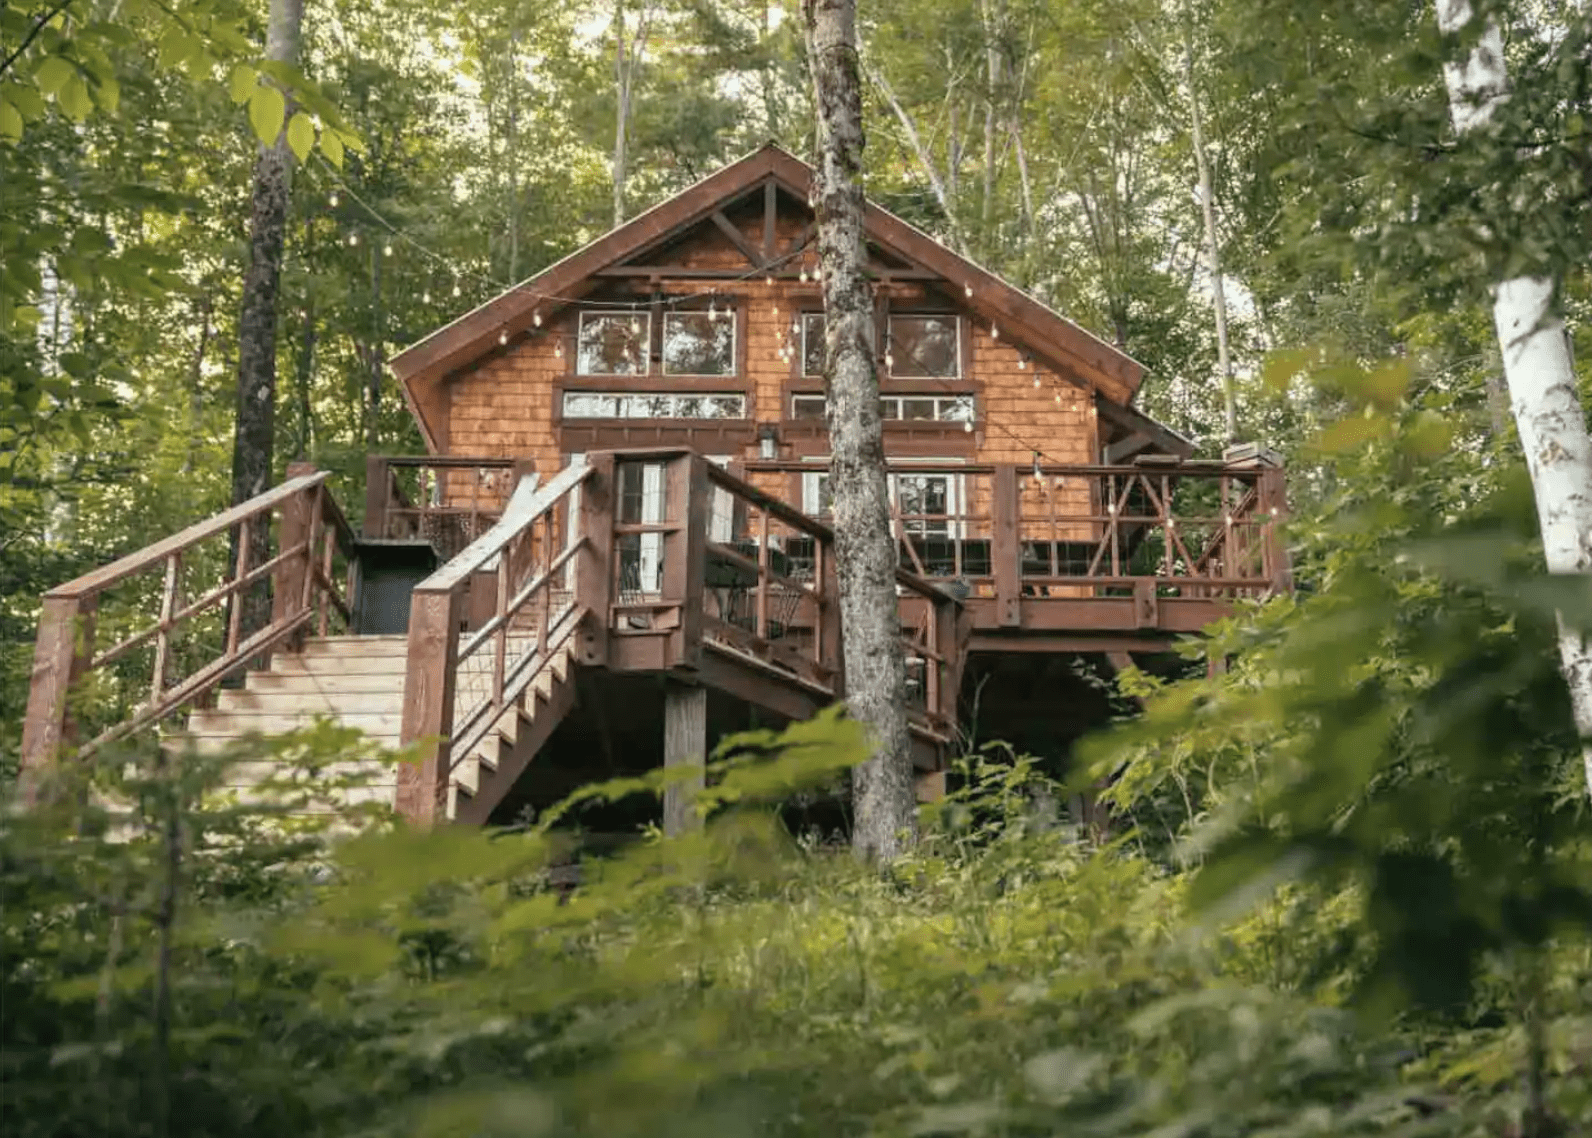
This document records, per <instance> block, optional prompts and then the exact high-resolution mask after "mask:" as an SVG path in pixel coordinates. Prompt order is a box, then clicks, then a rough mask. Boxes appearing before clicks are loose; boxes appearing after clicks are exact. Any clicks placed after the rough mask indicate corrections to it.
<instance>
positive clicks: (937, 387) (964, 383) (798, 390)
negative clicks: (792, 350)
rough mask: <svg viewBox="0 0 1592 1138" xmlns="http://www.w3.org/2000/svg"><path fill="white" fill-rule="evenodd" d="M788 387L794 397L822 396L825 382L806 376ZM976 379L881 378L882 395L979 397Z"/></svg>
mask: <svg viewBox="0 0 1592 1138" xmlns="http://www.w3.org/2000/svg"><path fill="white" fill-rule="evenodd" d="M786 387H787V388H788V389H789V393H790V394H792V395H812V394H822V393H823V390H824V381H823V380H821V379H819V378H818V377H816V376H811V375H804V376H798V377H797V378H795V379H792V380H791V381H790V382H789V383H788V384H786ZM982 387H983V384H981V383H980V382H979V381H978V380H976V379H898V378H895V377H893V376H880V377H879V394H880V395H977V394H978V393H979V391H980V390H981V389H982Z"/></svg>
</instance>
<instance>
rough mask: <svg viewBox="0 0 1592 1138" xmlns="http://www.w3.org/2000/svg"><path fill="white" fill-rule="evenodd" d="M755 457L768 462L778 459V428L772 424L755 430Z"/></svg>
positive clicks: (765, 424) (766, 424)
mask: <svg viewBox="0 0 1592 1138" xmlns="http://www.w3.org/2000/svg"><path fill="white" fill-rule="evenodd" d="M757 457H758V458H761V459H770V460H771V459H775V458H778V457H779V428H778V427H776V426H774V424H773V423H764V424H763V425H762V426H760V427H758V428H757Z"/></svg>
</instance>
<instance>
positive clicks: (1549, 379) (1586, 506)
mask: <svg viewBox="0 0 1592 1138" xmlns="http://www.w3.org/2000/svg"><path fill="white" fill-rule="evenodd" d="M1436 4H1437V26H1438V28H1439V29H1441V30H1442V31H1443V32H1445V33H1449V34H1453V33H1456V32H1460V31H1462V30H1464V29H1465V28H1466V27H1467V26H1468V25H1469V24H1470V22H1471V20H1472V19H1474V18H1475V10H1474V9H1473V8H1472V7H1471V4H1470V0H1436ZM1443 79H1444V81H1445V82H1446V83H1447V86H1448V98H1449V105H1450V113H1451V114H1452V117H1453V123H1454V129H1455V131H1456V132H1458V133H1459V134H1465V133H1467V132H1469V131H1472V130H1478V129H1483V128H1485V127H1486V126H1487V125H1488V123H1489V122H1490V121H1491V120H1492V115H1493V111H1494V109H1495V108H1496V107H1497V106H1498V104H1499V103H1500V102H1502V101H1503V100H1504V99H1505V98H1506V97H1507V95H1508V87H1509V76H1508V73H1507V71H1506V70H1505V65H1504V54H1503V33H1502V31H1501V29H1500V28H1499V26H1498V24H1497V23H1496V22H1492V21H1489V23H1488V24H1487V26H1486V28H1485V29H1484V30H1483V32H1482V34H1481V38H1480V39H1479V40H1478V41H1477V43H1476V46H1475V47H1474V48H1472V49H1471V52H1470V55H1469V56H1468V57H1467V58H1466V59H1465V60H1464V62H1463V63H1449V64H1445V65H1444V67H1443ZM1554 291H1555V288H1554V281H1553V280H1551V279H1549V278H1547V277H1515V278H1513V279H1511V280H1506V281H1500V282H1498V283H1497V284H1496V285H1495V286H1494V294H1493V296H1494V299H1493V321H1494V323H1495V324H1496V325H1497V328H1498V344H1499V347H1500V349H1501V350H1502V352H1503V359H1504V380H1505V382H1506V383H1507V384H1508V387H1509V409H1510V411H1511V413H1512V414H1513V415H1514V419H1515V428H1516V429H1517V430H1518V431H1519V432H1520V445H1521V448H1522V449H1523V450H1524V451H1525V454H1526V466H1527V468H1528V469H1529V470H1530V472H1531V486H1532V490H1533V491H1534V493H1535V495H1536V500H1537V521H1538V524H1539V525H1540V526H1541V529H1542V545H1543V552H1544V554H1545V557H1546V560H1547V564H1548V572H1550V573H1580V574H1587V573H1592V438H1589V437H1588V434H1587V424H1586V414H1585V412H1584V411H1583V410H1582V408H1581V405H1580V402H1579V400H1578V399H1577V398H1576V390H1575V367H1574V365H1573V362H1572V361H1571V358H1570V339H1569V335H1568V333H1567V332H1566V330H1565V327H1564V321H1563V320H1561V319H1560V318H1559V316H1558V315H1557V313H1555V311H1554V308H1553V296H1554ZM1559 662H1560V670H1561V671H1562V673H1563V674H1564V682H1565V684H1566V686H1567V687H1568V688H1569V691H1570V704H1571V708H1572V709H1573V712H1574V715H1575V724H1576V727H1577V729H1578V730H1579V731H1580V732H1581V739H1582V759H1583V763H1584V766H1585V770H1586V781H1587V787H1588V790H1589V792H1592V639H1589V638H1588V637H1587V636H1585V635H1582V634H1580V633H1578V632H1576V631H1574V630H1572V629H1571V628H1570V627H1569V626H1568V625H1567V624H1566V623H1565V622H1564V620H1563V618H1562V617H1561V618H1560V620H1559Z"/></svg>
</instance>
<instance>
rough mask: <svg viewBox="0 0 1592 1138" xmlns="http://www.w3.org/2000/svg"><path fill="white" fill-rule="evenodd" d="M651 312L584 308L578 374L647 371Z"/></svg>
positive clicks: (622, 373) (644, 373)
mask: <svg viewBox="0 0 1592 1138" xmlns="http://www.w3.org/2000/svg"><path fill="white" fill-rule="evenodd" d="M651 336H652V315H651V314H650V313H647V312H582V313H581V314H580V336H579V344H578V347H577V350H576V353H575V371H576V373H577V374H578V375H646V374H647V344H648V342H649V340H650V338H651Z"/></svg>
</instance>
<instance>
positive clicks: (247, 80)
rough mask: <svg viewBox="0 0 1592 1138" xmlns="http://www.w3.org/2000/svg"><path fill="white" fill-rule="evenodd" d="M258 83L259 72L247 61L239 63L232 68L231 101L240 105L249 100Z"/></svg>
mask: <svg viewBox="0 0 1592 1138" xmlns="http://www.w3.org/2000/svg"><path fill="white" fill-rule="evenodd" d="M259 84H260V73H259V72H258V71H256V70H255V69H254V68H252V67H250V66H249V65H248V64H247V63H240V64H238V66H237V67H234V68H233V69H232V101H233V102H234V103H237V104H238V105H239V106H240V107H241V106H242V105H243V104H244V103H247V102H248V101H249V98H250V96H252V95H253V94H254V89H255V88H256V87H257V86H259Z"/></svg>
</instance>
